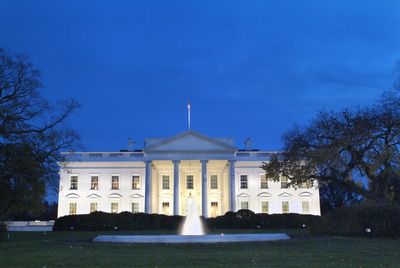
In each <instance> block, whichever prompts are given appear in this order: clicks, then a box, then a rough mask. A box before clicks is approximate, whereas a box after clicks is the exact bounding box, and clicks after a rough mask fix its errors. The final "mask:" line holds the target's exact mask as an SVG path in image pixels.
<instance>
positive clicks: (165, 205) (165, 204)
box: [162, 202, 169, 215]
mask: <svg viewBox="0 0 400 268" xmlns="http://www.w3.org/2000/svg"><path fill="white" fill-rule="evenodd" d="M162 212H163V213H164V214H165V215H169V202H162Z"/></svg>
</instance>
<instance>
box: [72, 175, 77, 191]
mask: <svg viewBox="0 0 400 268" xmlns="http://www.w3.org/2000/svg"><path fill="white" fill-rule="evenodd" d="M70 189H72V190H76V189H78V176H71V188H70Z"/></svg>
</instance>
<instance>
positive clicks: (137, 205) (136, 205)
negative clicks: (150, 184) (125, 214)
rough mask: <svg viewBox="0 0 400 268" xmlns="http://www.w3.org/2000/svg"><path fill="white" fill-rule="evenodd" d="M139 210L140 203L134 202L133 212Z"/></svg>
mask: <svg viewBox="0 0 400 268" xmlns="http://www.w3.org/2000/svg"><path fill="white" fill-rule="evenodd" d="M138 212H139V203H132V213H138Z"/></svg>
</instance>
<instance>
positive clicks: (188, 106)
mask: <svg viewBox="0 0 400 268" xmlns="http://www.w3.org/2000/svg"><path fill="white" fill-rule="evenodd" d="M187 108H188V127H189V130H190V108H191V106H190V100H188V105H187Z"/></svg>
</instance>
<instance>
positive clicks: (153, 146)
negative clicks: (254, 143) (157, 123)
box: [143, 130, 237, 153]
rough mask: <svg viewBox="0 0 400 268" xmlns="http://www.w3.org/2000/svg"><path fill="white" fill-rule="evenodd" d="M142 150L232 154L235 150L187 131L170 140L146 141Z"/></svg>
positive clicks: (226, 144) (221, 142)
mask: <svg viewBox="0 0 400 268" xmlns="http://www.w3.org/2000/svg"><path fill="white" fill-rule="evenodd" d="M143 150H144V151H145V152H177V151H182V152H187V151H191V152H193V151H199V152H204V151H218V152H230V153H234V152H236V151H237V148H236V147H235V146H233V145H231V144H229V143H227V142H224V141H222V140H221V139H216V138H211V137H208V136H205V135H203V134H200V133H198V132H195V131H193V130H188V131H185V132H183V133H181V134H178V135H176V136H173V137H171V138H165V139H149V140H146V146H145V147H144V148H143Z"/></svg>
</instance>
